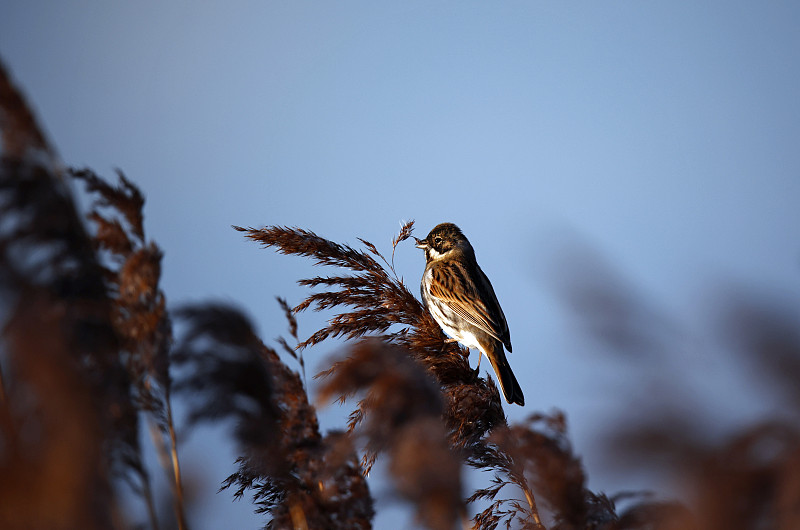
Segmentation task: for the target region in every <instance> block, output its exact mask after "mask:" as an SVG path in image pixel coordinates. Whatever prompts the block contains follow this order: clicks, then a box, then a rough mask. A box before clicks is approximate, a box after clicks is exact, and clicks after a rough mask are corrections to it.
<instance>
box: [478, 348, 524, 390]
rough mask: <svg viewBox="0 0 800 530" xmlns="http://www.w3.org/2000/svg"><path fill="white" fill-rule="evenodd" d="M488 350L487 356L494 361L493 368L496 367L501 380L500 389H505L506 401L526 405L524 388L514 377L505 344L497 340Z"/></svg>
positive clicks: (490, 360)
mask: <svg viewBox="0 0 800 530" xmlns="http://www.w3.org/2000/svg"><path fill="white" fill-rule="evenodd" d="M487 350H488V351H487V352H486V357H487V358H488V359H489V362H490V363H492V368H494V373H495V374H497V379H498V381H500V389H501V390H502V391H503V396H505V398H506V401H508V402H509V403H516V404H517V405H520V406H522V405H525V396H524V395H522V388H520V386H519V382H518V381H517V378H516V377H514V372H513V371H512V370H511V365H509V364H508V360H507V359H506V352H505V351H503V344H502V343H500V341H497V342H496V343H494V344H493V345H492V346H491V347H490V348H487Z"/></svg>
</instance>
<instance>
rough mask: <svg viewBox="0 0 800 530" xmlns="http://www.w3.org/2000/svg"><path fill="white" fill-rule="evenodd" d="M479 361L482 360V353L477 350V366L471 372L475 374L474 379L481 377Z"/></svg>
mask: <svg viewBox="0 0 800 530" xmlns="http://www.w3.org/2000/svg"><path fill="white" fill-rule="evenodd" d="M481 359H483V352H482V351H480V350H478V366H476V367H475V369H474V370H473V372H474V373H475V377H480V376H481Z"/></svg>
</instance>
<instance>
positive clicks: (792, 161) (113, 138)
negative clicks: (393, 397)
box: [0, 0, 800, 529]
mask: <svg viewBox="0 0 800 530" xmlns="http://www.w3.org/2000/svg"><path fill="white" fill-rule="evenodd" d="M798 28H800V4H797V3H796V2H779V1H776V2H759V3H756V2H739V1H733V2H732V1H726V2H661V3H658V4H656V3H653V2H596V1H585V2H533V1H531V2H394V3H390V2H349V1H348V2H336V3H332V2H303V1H298V2H275V1H269V2H225V3H224V4H223V3H222V2H219V3H213V4H212V3H211V2H207V3H202V2H169V3H167V2H160V1H159V2H156V1H145V2H135V3H123V2H99V1H73V2H27V1H22V0H6V1H4V2H3V3H2V5H0V57H1V58H2V60H3V61H5V63H6V66H7V67H8V68H9V69H10V71H11V73H12V76H13V77H14V78H15V79H16V81H17V83H18V84H19V85H20V86H21V87H22V88H23V90H24V92H25V93H26V94H27V96H28V97H29V99H30V102H31V103H32V105H33V107H34V108H35V110H36V111H37V113H38V115H39V117H40V119H41V121H42V123H43V124H44V126H45V128H46V130H47V131H48V132H49V134H50V136H51V139H52V140H53V143H54V144H55V145H56V146H57V148H58V150H59V152H60V154H61V156H62V158H63V160H64V162H65V163H66V164H68V165H72V166H90V167H92V168H94V169H95V170H97V171H98V172H100V173H101V174H105V175H107V176H113V174H112V169H113V168H115V167H119V168H121V169H122V170H124V171H125V173H126V174H127V175H128V176H129V177H130V178H131V179H132V180H133V181H135V182H136V183H137V184H138V185H139V186H140V187H141V188H142V189H143V191H144V192H145V194H146V195H147V204H146V208H145V215H146V228H147V230H148V236H149V237H151V238H153V239H154V240H156V241H157V242H158V243H159V244H160V245H161V247H162V248H163V249H164V250H165V252H166V257H165V260H164V276H163V287H164V290H165V291H166V294H167V297H168V299H169V301H170V303H171V304H172V305H173V306H175V305H177V304H180V303H185V302H192V301H203V300H208V299H215V300H223V301H232V302H235V303H236V304H238V305H240V306H241V307H242V308H244V310H245V311H246V312H247V313H248V314H249V315H250V316H251V317H252V318H253V319H254V321H255V322H257V325H258V328H259V330H260V332H261V335H262V337H263V338H264V339H265V341H267V342H268V343H269V342H270V341H271V339H272V338H274V337H276V336H278V335H280V334H282V333H285V328H286V325H285V321H284V320H283V317H282V315H281V311H280V309H279V308H278V306H277V304H276V303H275V301H274V296H276V295H280V296H285V297H287V298H288V299H289V302H290V303H292V304H296V303H298V302H299V301H300V300H301V299H302V298H303V296H304V295H305V294H306V291H305V290H304V289H301V288H299V287H297V286H296V285H295V284H294V281H295V280H296V279H298V278H300V277H304V276H307V275H309V274H314V273H319V272H325V271H321V270H318V269H313V268H311V267H310V266H309V265H308V263H307V262H306V261H304V260H303V259H301V258H295V257H287V256H280V255H277V254H275V253H274V252H272V251H269V250H261V249H259V248H258V247H257V246H256V245H254V244H252V243H248V242H246V241H244V240H243V238H242V237H241V235H240V234H239V233H237V232H234V231H233V230H232V229H231V228H230V225H231V224H238V225H252V226H263V225H267V224H281V225H290V226H300V227H304V228H308V229H311V230H314V231H315V232H317V233H318V234H320V235H322V236H324V237H327V238H330V239H333V240H335V241H338V242H345V243H350V244H357V243H358V241H357V239H356V238H357V237H363V238H365V239H367V240H369V241H372V242H373V243H375V244H376V245H377V246H378V247H379V248H380V249H382V250H384V251H386V252H388V253H390V252H391V248H390V241H391V238H392V236H393V235H394V234H395V233H396V232H397V230H398V228H399V221H400V220H401V219H405V220H407V219H415V220H416V221H417V232H416V234H417V235H418V236H420V237H422V235H424V234H425V233H427V231H428V230H429V229H430V228H432V227H433V226H434V225H435V224H437V223H439V222H442V221H452V222H455V223H457V224H458V225H459V226H461V228H462V229H463V231H464V232H465V234H466V235H467V236H468V237H469V238H470V240H471V241H472V243H473V246H474V247H475V249H476V252H477V256H478V260H479V262H480V264H481V266H482V267H483V269H484V270H485V271H486V272H487V274H488V275H489V277H490V278H491V279H492V282H493V284H494V287H495V290H496V291H497V295H498V298H499V300H500V302H501V304H502V305H503V308H504V310H505V313H506V316H507V319H508V322H509V326H510V330H511V337H512V341H513V345H514V353H513V354H511V356H510V362H511V364H512V366H513V368H514V370H515V372H516V373H517V376H518V378H519V379H520V382H521V384H522V387H523V390H524V391H525V395H526V402H527V405H526V407H525V408H524V409H522V408H519V407H509V408H507V413H508V415H509V418H510V420H512V421H514V420H519V419H522V418H523V417H525V416H527V415H528V414H529V413H531V412H534V411H539V410H542V411H548V410H551V409H552V408H554V407H558V408H560V409H562V410H564V411H565V412H566V413H567V415H568V419H569V422H570V428H571V432H572V439H573V441H574V444H575V448H576V451H577V452H578V453H579V454H582V455H583V456H584V463H585V466H586V469H587V472H588V475H589V477H590V487H591V488H593V489H595V490H603V491H607V492H608V493H614V492H616V491H618V490H621V489H627V490H629V489H635V488H639V487H656V489H658V487H657V486H654V482H653V478H652V477H648V476H631V475H621V474H620V473H616V472H615V470H614V469H613V467H610V466H608V465H607V464H605V463H604V461H603V459H602V457H601V456H600V454H599V453H598V450H597V448H596V444H595V441H596V440H597V437H598V435H599V434H600V433H602V432H603V430H604V428H607V427H608V425H609V422H610V421H613V420H615V419H619V418H620V417H621V416H625V415H626V414H627V413H633V412H635V411H632V410H631V408H632V407H630V404H631V403H635V402H636V400H638V399H641V398H642V397H643V396H647V395H648V393H650V392H652V391H653V387H652V386H651V385H650V383H652V381H653V380H654V379H655V380H657V379H658V377H664V378H672V376H673V375H674V374H677V373H680V374H682V375H681V376H679V377H674V378H673V380H671V381H669V382H668V383H665V384H668V385H671V386H669V388H670V389H672V391H679V392H682V393H684V394H685V395H691V396H695V397H696V399H697V403H698V406H703V407H708V408H709V409H710V410H714V411H715V412H714V415H715V417H717V418H718V419H719V422H720V429H722V430H724V429H732V428H735V427H736V426H737V425H742V424H744V423H746V422H748V421H751V420H753V419H754V418H759V417H761V416H763V415H765V414H772V413H775V412H776V411H775V410H774V408H775V407H776V406H777V405H776V404H775V403H772V402H770V401H769V400H768V399H765V398H764V399H762V398H763V395H762V393H759V390H758V389H757V388H750V387H748V386H747V385H746V384H745V382H744V381H745V380H744V378H745V375H746V374H743V373H742V372H743V370H742V369H741V367H737V366H736V365H735V364H734V363H732V361H731V360H730V359H729V358H728V357H727V354H726V352H725V349H724V348H722V347H721V345H720V344H719V342H720V341H719V338H718V337H716V336H714V333H713V332H711V331H709V330H710V328H711V326H710V324H709V319H710V316H709V315H711V314H713V308H714V306H715V304H716V303H717V302H716V301H717V299H718V295H719V294H720V293H721V292H725V290H726V289H727V288H728V287H729V286H730V285H740V284H744V285H747V286H748V288H750V289H752V290H753V291H754V292H757V293H763V294H764V296H768V297H770V298H771V299H775V300H795V301H796V300H800V296H799V295H800V282H798V280H799V279H800V275H799V274H798V273H800V208H798V198H800V75H799V74H800V31H798ZM569 249H572V250H569ZM575 249H577V253H575V252H576V250H575ZM587 249H590V250H587ZM570 252H572V253H570ZM595 253H596V254H597V255H599V256H601V258H599V260H600V262H603V261H604V262H606V263H607V264H609V267H610V268H611V269H612V270H614V271H616V273H617V274H618V275H619V276H620V277H621V278H624V281H625V282H626V283H627V284H629V285H630V286H631V288H632V289H633V290H634V291H635V292H636V293H638V295H640V296H642V297H643V298H644V299H647V300H651V301H652V307H653V311H654V313H656V314H658V315H659V317H658V318H659V319H661V318H663V319H665V320H667V321H669V326H670V328H671V329H675V330H677V331H676V332H675V336H676V337H679V339H678V342H679V343H680V345H681V347H680V348H679V350H680V351H679V352H678V353H677V354H676V357H675V360H674V363H673V366H672V368H670V369H669V370H667V371H666V372H664V373H663V374H661V375H660V374H649V376H646V377H643V376H642V372H641V368H642V366H641V365H639V366H638V368H639V371H634V370H628V368H629V366H628V365H629V364H631V363H630V361H625V360H620V359H619V358H615V357H611V356H609V355H607V352H604V351H602V350H603V348H602V345H601V344H599V343H598V341H596V340H594V339H593V338H592V337H590V336H588V335H587V334H582V333H581V329H582V328H581V327H580V326H579V325H578V321H577V319H576V318H575V315H574V314H573V313H574V311H573V309H572V308H571V306H570V305H569V304H567V303H565V300H564V296H563V293H562V292H561V291H560V290H559V288H558V287H557V286H558V284H559V280H558V278H559V275H558V274H557V271H559V270H563V269H564V267H565V266H566V267H569V266H572V265H575V264H574V263H572V264H571V265H569V264H567V265H565V260H566V262H569V260H573V261H574V260H579V261H581V260H582V258H581V257H580V256H585V255H589V256H592V255H594V254H595ZM395 261H396V264H397V269H398V272H399V273H400V274H402V275H403V276H404V277H405V279H406V281H407V283H409V284H410V285H411V286H412V289H413V290H414V292H416V291H417V283H418V279H419V277H420V276H421V273H422V270H423V266H424V264H423V257H422V255H421V252H420V251H418V250H416V249H415V248H413V245H411V244H410V243H405V244H401V246H400V247H399V248H398V250H397V255H396V260H395ZM592 263H594V261H593V259H587V260H586V261H585V264H586V265H588V266H590V268H591V264H592ZM794 307H796V306H794ZM327 316H330V315H327ZM325 317H326V315H314V314H308V315H304V316H302V317H301V318H300V332H301V334H303V333H304V334H309V333H311V332H312V331H314V330H315V329H317V327H318V326H319V325H321V323H322V322H323V320H322V319H323V318H325ZM335 350H336V345H335V344H331V345H328V346H322V347H318V348H316V349H312V350H309V351H308V352H307V354H306V356H307V359H308V361H309V362H311V363H312V365H314V364H316V363H317V362H318V361H321V360H324V359H326V358H327V356H328V355H330V354H331V353H333V352H334V351H335ZM474 360H475V359H473V361H474ZM633 364H636V363H633ZM317 366H318V367H320V366H324V365H317ZM484 366H485V365H484ZM315 371H316V369H314V370H310V371H309V372H315ZM663 382H664V381H662V383H663ZM676 389H677V390H676ZM700 403H702V404H703V405H700ZM342 416H343V412H341V411H337V410H335V408H333V409H331V408H329V409H328V410H327V411H326V412H325V414H324V419H323V421H324V423H323V426H324V428H333V427H337V426H341V425H342V422H341V418H342ZM228 447H229V444H227V442H225V438H224V437H221V435H220V434H219V433H215V432H205V431H203V432H202V433H198V434H196V435H194V436H193V437H192V438H191V439H190V441H189V443H188V444H187V446H186V449H185V452H184V456H183V457H184V462H185V466H187V468H190V469H194V471H191V470H190V471H189V475H190V476H191V475H193V474H194V475H195V476H196V475H198V474H200V475H201V478H203V479H205V480H207V481H208V483H209V484H210V488H209V490H208V491H206V492H204V493H202V495H204V497H202V503H201V504H200V505H199V506H197V507H196V508H195V509H194V510H193V511H192V513H191V519H192V522H193V523H194V524H193V528H196V529H206V528H207V529H216V528H230V527H237V526H241V527H244V528H256V527H257V526H258V524H259V523H260V522H261V521H262V518H260V517H257V516H253V515H251V513H250V512H251V509H250V508H251V505H250V504H249V503H248V502H242V503H238V504H233V503H231V501H230V494H229V493H226V492H224V493H220V494H219V495H215V494H214V491H215V489H216V484H218V483H219V482H220V481H221V480H222V479H223V478H224V477H225V476H227V474H228V473H229V472H230V470H231V469H232V464H231V462H232V460H233V453H232V452H231V449H230V448H228ZM485 479H488V477H485ZM482 480H484V478H481V477H478V478H477V481H478V482H476V483H480V481H482ZM373 494H374V495H376V497H377V498H378V501H379V504H378V514H379V515H378V519H377V520H376V527H383V528H389V527H393V526H395V524H396V523H397V521H398V519H395V517H405V516H406V511H405V510H404V509H403V507H402V505H398V504H397V503H394V502H393V501H391V500H390V499H389V498H388V488H387V486H386V484H385V483H382V482H381V480H380V477H377V478H375V479H374V480H373ZM232 522H233V523H234V524H233V526H231V524H232ZM404 524H406V523H404Z"/></svg>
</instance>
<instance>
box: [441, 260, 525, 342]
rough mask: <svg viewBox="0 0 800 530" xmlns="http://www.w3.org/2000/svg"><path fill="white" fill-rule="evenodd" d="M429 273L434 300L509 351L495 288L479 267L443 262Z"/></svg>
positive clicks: (506, 330)
mask: <svg viewBox="0 0 800 530" xmlns="http://www.w3.org/2000/svg"><path fill="white" fill-rule="evenodd" d="M430 272H431V277H430V284H429V290H430V295H431V296H433V297H434V298H436V299H438V300H439V301H441V302H442V303H444V304H445V305H446V306H447V307H448V308H450V309H451V310H452V311H454V312H455V313H456V314H457V315H458V316H460V317H461V318H463V319H464V320H466V321H467V322H469V323H470V324H472V325H473V326H475V327H477V328H479V329H480V330H481V331H483V332H485V333H488V334H489V335H491V336H492V337H494V338H496V339H497V340H499V341H500V342H503V343H504V344H506V347H509V346H510V345H511V341H510V339H509V334H508V324H507V323H506V318H505V315H503V310H502V309H500V304H499V303H498V302H497V297H496V296H495V294H494V289H492V284H491V283H489V279H488V278H487V277H486V275H485V274H484V273H483V271H482V270H481V269H480V267H478V265H477V264H465V263H464V262H463V261H462V260H442V261H440V262H438V263H436V264H435V265H434V266H433V267H431V270H430ZM509 351H511V348H509Z"/></svg>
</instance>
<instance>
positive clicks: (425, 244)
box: [414, 237, 428, 250]
mask: <svg viewBox="0 0 800 530" xmlns="http://www.w3.org/2000/svg"><path fill="white" fill-rule="evenodd" d="M414 241H416V242H417V244H416V245H415V246H416V247H417V248H421V249H423V250H425V249H426V248H428V241H427V240H425V239H417V238H416V237H415V238H414Z"/></svg>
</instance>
